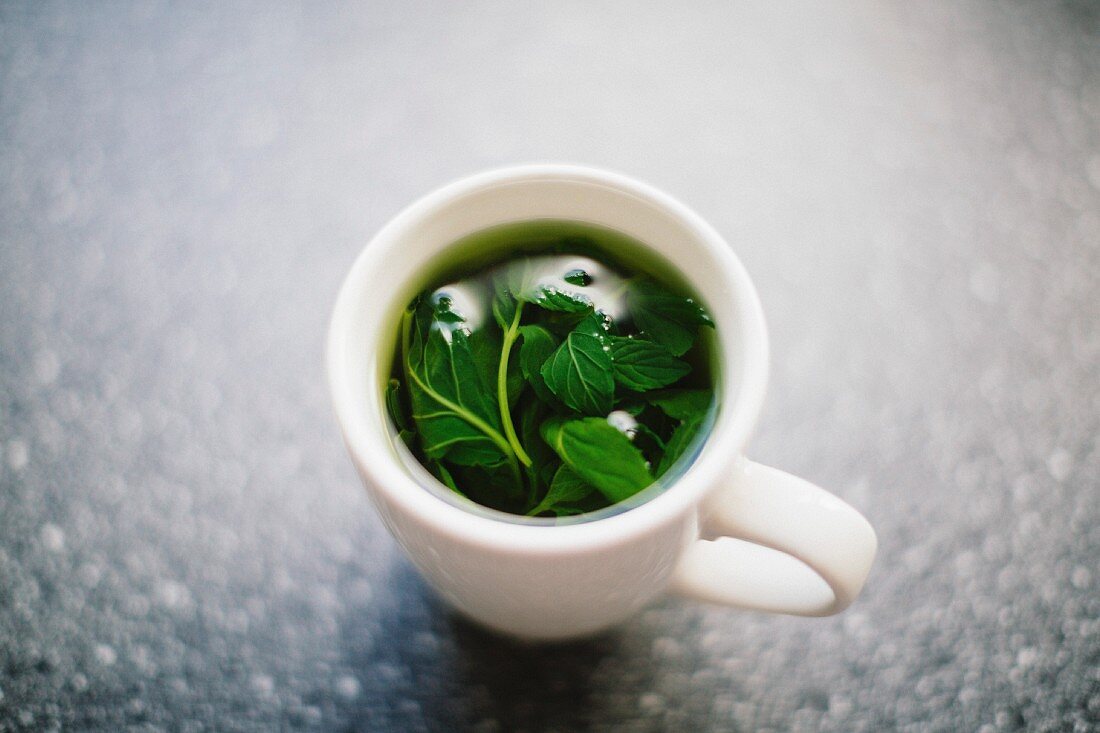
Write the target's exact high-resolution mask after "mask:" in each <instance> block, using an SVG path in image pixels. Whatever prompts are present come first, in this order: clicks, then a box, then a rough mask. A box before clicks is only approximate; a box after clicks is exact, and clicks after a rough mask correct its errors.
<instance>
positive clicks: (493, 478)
mask: <svg viewBox="0 0 1100 733" xmlns="http://www.w3.org/2000/svg"><path fill="white" fill-rule="evenodd" d="M450 470H451V474H452V475H453V476H454V480H455V484H456V485H457V486H459V487H460V488H461V489H462V491H463V493H464V494H465V495H466V496H467V497H468V498H469V499H471V500H473V501H476V502H477V503H479V504H482V505H484V506H489V507H492V508H493V509H499V510H500V511H504V512H511V513H513V514H523V513H524V512H525V511H526V510H527V507H528V506H530V503H529V502H528V501H527V496H526V492H525V491H524V489H523V486H522V485H521V484H519V483H517V482H516V480H515V475H514V474H513V473H512V471H511V468H510V467H509V466H506V465H503V464H502V465H499V466H452V467H450Z"/></svg>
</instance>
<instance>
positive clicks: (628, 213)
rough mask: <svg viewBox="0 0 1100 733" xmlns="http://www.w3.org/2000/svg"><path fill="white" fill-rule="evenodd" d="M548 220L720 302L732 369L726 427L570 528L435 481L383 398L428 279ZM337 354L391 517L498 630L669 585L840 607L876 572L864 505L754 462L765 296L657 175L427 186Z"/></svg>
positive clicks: (373, 259)
mask: <svg viewBox="0 0 1100 733" xmlns="http://www.w3.org/2000/svg"><path fill="white" fill-rule="evenodd" d="M534 219H564V220H572V221H578V222H583V223H588V224H595V225H598V226H602V227H605V228H609V229H613V230H617V231H619V232H621V233H623V234H626V235H628V236H629V237H632V238H633V239H635V240H637V241H638V242H641V243H642V244H643V245H645V246H646V247H647V248H649V249H651V250H652V251H653V252H654V253H656V254H657V255H658V256H659V257H660V258H662V259H664V260H666V261H670V262H675V263H676V265H677V266H678V269H679V270H680V274H681V275H682V276H683V277H684V278H685V279H686V281H687V282H689V283H690V284H691V286H692V289H693V290H694V291H695V292H696V293H698V294H699V296H700V297H701V298H702V299H703V302H705V303H706V304H707V306H708V309H709V311H710V314H711V317H712V318H713V320H714V322H715V326H716V329H715V338H716V350H717V355H718V359H719V360H720V363H721V368H720V369H719V370H718V380H719V383H718V385H717V387H718V390H717V394H718V395H719V406H718V410H717V414H716V416H715V420H714V424H713V427H712V429H711V431H710V434H709V436H708V437H707V439H706V442H705V443H704V444H703V446H702V448H701V450H700V452H699V455H698V456H697V458H696V459H695V461H694V463H692V464H691V466H690V467H689V468H688V469H687V470H686V471H685V472H684V473H683V474H682V475H681V476H680V477H679V478H678V479H677V480H676V481H675V482H673V483H672V484H671V485H670V486H668V487H666V488H664V490H662V491H659V492H655V493H653V494H652V498H649V499H648V501H645V502H644V503H641V504H639V505H638V506H635V507H632V508H630V509H629V510H627V511H623V512H619V513H612V514H610V515H604V514H597V515H595V518H592V519H590V520H589V521H577V522H572V523H568V524H562V525H557V526H546V525H547V523H546V522H544V521H543V522H540V521H536V520H523V519H522V518H517V517H511V518H509V519H508V520H502V519H500V518H497V517H494V516H492V513H491V512H486V511H471V509H470V508H469V507H466V506H463V505H462V500H461V499H460V498H458V497H454V498H451V497H448V496H446V495H445V494H444V493H442V492H435V491H430V490H428V489H427V488H426V486H425V484H426V483H430V482H434V479H432V478H431V477H430V476H429V475H428V474H426V472H419V473H418V472H417V471H416V470H413V469H412V468H411V467H410V465H409V462H408V460H407V458H408V456H407V453H406V454H405V455H404V456H403V455H402V454H401V452H400V451H401V448H399V447H398V443H399V441H395V440H394V439H393V429H392V427H391V426H390V424H389V420H388V417H387V414H386V410H385V407H384V401H383V385H384V384H385V382H386V378H387V376H388V374H389V369H390V363H391V359H392V355H393V348H394V340H395V333H396V323H397V321H398V320H399V316H400V313H401V310H402V309H403V308H404V306H405V304H406V302H407V300H408V299H409V298H410V297H411V296H412V294H413V292H414V288H415V286H416V285H418V284H419V282H418V280H417V276H418V275H419V274H420V273H422V272H423V271H425V270H426V269H428V268H430V267H431V266H432V265H433V263H434V261H435V259H436V257H437V256H438V255H440V253H441V252H443V251H445V250H446V249H448V247H449V246H450V245H452V244H453V243H454V242H456V241H457V240H459V239H462V238H463V237H465V236H467V235H470V234H473V233H475V232H478V231H481V230H484V229H487V228H489V227H493V226H497V225H501V224H508V223H515V222H522V221H530V220H534ZM327 349H328V354H327V361H328V377H329V385H330V388H331V391H332V397H333V402H334V406H335V410H336V414H337V418H338V420H339V423H340V427H341V429H342V431H343V435H344V440H345V443H346V444H347V447H348V450H349V452H350V454H351V457H352V460H353V462H354V463H355V466H356V468H357V469H358V471H359V474H360V476H361V477H362V480H363V483H364V485H365V486H366V488H367V491H368V493H369V495H370V497H371V499H372V501H373V503H374V505H375V506H376V508H377V509H378V512H379V514H380V515H381V517H382V520H383V522H384V523H385V525H386V527H387V528H388V529H389V531H390V532H391V533H392V534H393V536H394V537H395V538H396V539H397V541H398V542H399V543H400V545H401V546H402V547H403V548H404V550H405V552H406V553H407V554H408V556H409V558H410V559H411V560H412V562H413V564H414V565H415V566H416V567H417V568H418V569H419V571H420V572H421V574H422V575H423V576H424V577H425V578H426V579H427V581H428V582H429V583H430V584H431V585H432V586H433V587H434V588H435V589H436V590H437V591H438V592H439V593H440V595H441V596H442V597H443V598H444V599H445V600H446V601H447V602H448V603H450V604H451V605H452V606H454V607H455V608H456V609H457V610H458V611H460V612H461V613H463V614H465V615H467V616H469V617H470V618H472V619H473V620H475V621H477V622H479V623H481V624H483V625H486V626H488V627H490V628H493V629H496V630H498V631H501V632H504V633H508V634H512V635H516V636H520V637H526V638H532V639H564V638H572V637H578V636H584V635H588V634H593V633H596V632H598V631H601V630H603V629H605V628H606V627H608V626H611V625H613V624H615V623H618V622H620V621H623V620H624V619H626V618H628V617H629V616H630V615H631V614H633V613H634V612H635V611H637V610H638V609H640V608H641V607H642V606H644V605H646V604H647V603H649V602H650V601H652V600H653V599H654V598H656V597H657V596H659V595H661V594H663V593H665V592H667V591H670V590H671V591H673V592H676V593H679V594H682V595H685V596H689V597H692V598H696V599H700V600H704V601H709V602H714V603H720V604H725V605H728V606H736V607H740V608H747V609H754V610H760V611H770V612H776V613H787V614H796V615H803V616H824V615H829V614H832V613H836V612H838V611H840V610H842V609H844V608H845V607H847V606H848V604H850V603H851V602H852V600H853V599H854V598H855V597H856V596H857V595H858V594H859V591H860V589H861V588H862V586H863V583H864V580H865V579H866V577H867V573H868V572H869V570H870V567H871V563H872V561H873V559H874V555H875V550H876V547H877V541H876V538H875V533H874V531H873V529H872V528H871V526H870V524H868V522H867V520H866V519H864V518H863V516H862V515H860V514H859V513H858V512H857V511H856V510H854V509H852V508H851V507H850V506H848V505H847V504H845V503H844V502H843V501H841V500H840V499H838V498H837V497H835V496H833V495H832V494H829V493H828V492H826V491H824V490H823V489H820V488H818V487H817V486H814V485H813V484H811V483H809V482H807V481H804V480H802V479H799V478H796V477H794V476H791V475H789V474H787V473H784V472H782V471H779V470H777V469H774V468H769V467H766V466H762V465H759V464H756V463H753V462H751V461H749V460H748V459H746V458H745V457H744V455H743V450H744V447H745V444H746V442H747V440H748V437H749V435H750V433H751V430H752V428H753V425H754V424H755V422H756V419H757V416H758V414H759V411H760V406H761V404H762V402H763V399H764V392H765V387H766V382H767V364H768V342H767V333H766V330H765V326H764V318H763V313H762V311H761V307H760V302H759V299H758V298H757V295H756V291H755V288H754V287H753V284H752V281H751V280H750V279H749V277H748V274H747V273H746V272H745V270H744V268H743V267H742V265H741V263H740V261H739V260H738V259H737V257H736V256H735V255H734V254H733V251H732V249H731V248H730V247H729V245H728V244H727V243H726V242H725V241H724V240H723V239H722V237H721V236H720V235H719V234H718V233H717V232H716V231H715V230H714V229H713V228H712V227H710V226H709V225H708V224H707V223H706V222H704V221H703V220H702V219H701V218H700V217H699V216H698V215H696V214H695V213H694V212H692V211H691V210H689V209H688V208H686V207H685V206H684V205H683V204H681V203H679V202H678V201H676V200H674V199H672V198H671V197H669V196H668V195H666V194H664V193H662V192H660V191H658V190H656V189H654V188H652V187H651V186H648V185H646V184H643V183H640V182H638V181H635V180H633V179H630V178H627V177H625V176H622V175H619V174H615V173H610V172H607V171H602V170H597V169H592V168H586V167H581V166H574V165H525V166H517V167H512V168H505V169H500V170H493V171H489V172H486V173H481V174H477V175H474V176H471V177H469V178H465V179H463V180H461V181H458V182H455V183H452V184H450V185H447V186H445V187H443V188H441V189H439V190H437V191H435V192H433V193H430V194H428V195H427V196H425V197H424V198H422V199H420V200H419V201H417V202H416V203H414V204H412V205H411V206H409V207H408V208H406V209H405V210H404V211H402V212H401V213H400V214H398V215H397V216H396V217H395V218H394V219H392V220H391V221H390V222H389V223H388V224H387V225H386V226H385V227H383V228H382V230H381V231H379V232H378V234H377V235H376V236H375V237H374V238H373V239H372V240H371V242H370V243H369V244H368V245H367V246H366V248H365V249H364V250H363V252H362V253H361V254H360V255H359V258H358V259H357V260H356V262H355V264H354V265H353V267H352V269H351V271H350V273H349V274H348V276H347V278H346V280H345V281H344V284H343V286H342V288H341V290H340V293H339V296H338V297H337V301H336V306H335V310H334V312H333V316H332V322H331V325H330V329H329V336H328V346H327ZM402 447H403V446H402Z"/></svg>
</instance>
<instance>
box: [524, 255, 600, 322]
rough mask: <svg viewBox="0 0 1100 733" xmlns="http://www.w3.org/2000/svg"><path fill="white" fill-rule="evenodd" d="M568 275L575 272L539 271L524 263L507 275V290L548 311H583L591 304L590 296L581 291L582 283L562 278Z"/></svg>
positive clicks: (582, 289)
mask: <svg viewBox="0 0 1100 733" xmlns="http://www.w3.org/2000/svg"><path fill="white" fill-rule="evenodd" d="M571 274H572V275H575V273H574V271H572V270H570V271H569V272H567V273H562V275H557V274H553V273H547V272H545V271H541V272H540V271H539V268H538V267H535V268H532V267H530V266H529V265H528V263H526V262H525V263H524V265H523V266H522V267H520V268H517V270H516V272H514V273H512V274H511V275H510V277H508V278H507V283H508V289H510V290H511V291H512V292H513V293H515V297H516V299H517V300H521V301H523V302H525V303H533V304H534V305H537V306H539V307H540V308H543V309H545V310H548V311H554V312H561V313H583V312H584V311H586V310H588V309H589V308H591V307H592V298H591V297H589V296H588V295H587V294H586V293H585V292H584V285H582V284H580V283H578V282H571V281H570V280H567V279H565V277H566V276H568V275H571ZM574 279H576V278H575V277H574Z"/></svg>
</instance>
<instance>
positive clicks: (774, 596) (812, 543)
mask: <svg viewBox="0 0 1100 733" xmlns="http://www.w3.org/2000/svg"><path fill="white" fill-rule="evenodd" d="M699 521H700V530H701V532H700V534H701V537H702V539H698V540H695V541H694V542H693V543H692V544H690V545H689V546H688V548H687V550H686V551H685V552H684V555H683V556H682V557H681V559H680V562H679V565H678V566H677V568H676V569H675V571H674V573H673V579H672V590H673V591H674V592H677V593H680V594H682V595H685V596H689V597H692V598H696V599H698V600H702V601H708V602H711V603H720V604H723V605H727V606H737V607H740V608H747V609H751V610H756V611H769V612H772V613H786V614H792V615H795V616H828V615H831V614H834V613H838V612H839V611H842V610H844V609H845V608H847V607H848V604H850V603H851V602H852V601H853V600H855V597H856V596H857V595H859V591H860V589H861V588H862V587H863V582H864V581H865V580H866V579H867V573H868V572H869V571H870V569H871V562H872V561H873V560H874V558H875V550H876V549H877V547H878V540H877V539H876V537H875V531H874V530H873V529H872V528H871V525H870V524H869V523H868V522H867V520H866V519H864V518H863V515H861V514H860V513H859V512H857V511H856V510H855V509H853V508H852V507H850V506H848V505H847V504H845V503H844V502H843V501H841V500H840V499H838V498H837V497H835V496H833V495H832V494H830V493H829V492H827V491H825V490H824V489H822V488H819V487H817V486H814V485H813V484H811V483H810V482H809V481H805V480H803V479H800V478H797V477H795V476H792V475H790V474H789V473H784V472H783V471H780V470H778V469H775V468H769V467H767V466H762V465H760V464H758V463H753V462H751V461H748V460H743V461H742V462H741V463H740V464H739V465H738V467H737V469H736V470H735V474H734V476H733V478H732V480H731V481H730V483H729V484H727V485H726V486H724V487H722V488H721V489H719V490H718V491H717V492H715V493H714V494H713V495H712V496H710V497H709V498H708V500H707V501H706V502H705V503H704V504H703V506H702V508H701V509H700V515H699Z"/></svg>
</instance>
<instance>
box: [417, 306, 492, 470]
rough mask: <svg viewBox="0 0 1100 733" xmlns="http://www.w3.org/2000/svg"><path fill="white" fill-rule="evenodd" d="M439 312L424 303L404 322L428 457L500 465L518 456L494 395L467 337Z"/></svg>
mask: <svg viewBox="0 0 1100 733" xmlns="http://www.w3.org/2000/svg"><path fill="white" fill-rule="evenodd" d="M437 310H438V309H437V308H436V306H433V305H432V304H431V303H430V302H429V301H427V300H425V299H422V300H420V301H419V302H418V303H417V304H416V306H415V310H414V311H412V312H406V315H405V321H404V323H403V332H402V351H403V353H404V355H405V365H404V366H405V376H406V380H407V384H408V387H409V401H410V403H411V405H412V417H413V420H414V421H415V423H416V427H417V430H418V432H419V433H420V441H421V448H422V450H423V451H424V454H425V455H426V456H427V457H428V458H431V459H437V460H438V459H442V458H444V457H446V458H447V460H449V461H451V462H453V463H457V464H460V465H495V464H499V463H501V462H503V461H505V460H508V459H510V458H512V457H513V456H512V453H511V447H510V446H509V445H508V442H507V441H506V440H505V439H504V437H503V435H501V432H500V416H499V411H498V410H497V405H496V400H495V396H494V394H493V391H492V389H491V388H490V387H489V386H488V385H487V384H485V383H484V379H483V378H482V377H481V376H480V374H481V370H479V368H478V365H477V362H476V360H475V358H474V354H473V351H472V350H471V348H470V343H469V341H468V338H467V336H466V332H465V331H464V330H463V329H462V328H461V327H459V326H458V325H456V324H454V323H452V322H448V321H444V322H439V321H438V320H436V319H435V317H434V316H435V315H437Z"/></svg>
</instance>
